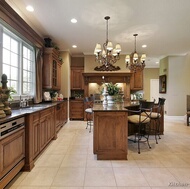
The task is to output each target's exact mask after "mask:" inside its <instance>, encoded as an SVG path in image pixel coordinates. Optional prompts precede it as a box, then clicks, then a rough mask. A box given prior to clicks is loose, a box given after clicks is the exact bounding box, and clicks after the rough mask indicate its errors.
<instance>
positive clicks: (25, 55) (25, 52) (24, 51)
mask: <svg viewBox="0 0 190 189" xmlns="http://www.w3.org/2000/svg"><path fill="white" fill-rule="evenodd" d="M23 57H24V58H27V48H26V47H25V46H24V47H23Z"/></svg>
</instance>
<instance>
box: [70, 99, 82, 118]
mask: <svg viewBox="0 0 190 189" xmlns="http://www.w3.org/2000/svg"><path fill="white" fill-rule="evenodd" d="M69 110H70V112H69V113H70V114H69V118H70V120H84V101H83V100H71V101H70V108H69Z"/></svg>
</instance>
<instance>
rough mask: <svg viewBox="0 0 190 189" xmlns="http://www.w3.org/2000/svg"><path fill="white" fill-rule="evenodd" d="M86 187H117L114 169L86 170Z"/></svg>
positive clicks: (89, 168)
mask: <svg viewBox="0 0 190 189" xmlns="http://www.w3.org/2000/svg"><path fill="white" fill-rule="evenodd" d="M84 186H85V187H86V186H97V187H98V186H107V187H108V186H116V182H115V177H114V172H113V169H112V168H105V167H98V168H91V167H88V168H86V173H85V183H84Z"/></svg>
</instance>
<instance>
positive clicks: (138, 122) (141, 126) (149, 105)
mask: <svg viewBox="0 0 190 189" xmlns="http://www.w3.org/2000/svg"><path fill="white" fill-rule="evenodd" d="M139 103H140V107H139V110H137V111H136V110H128V112H130V113H132V114H133V115H129V116H128V123H129V124H131V125H133V126H134V127H137V129H136V131H137V132H135V133H134V134H135V139H134V140H133V141H134V142H136V141H137V143H138V153H139V154H140V142H147V144H148V147H149V148H151V146H150V144H149V134H150V120H151V119H150V116H151V113H152V109H153V107H154V102H149V101H140V102H139ZM143 139H145V140H143Z"/></svg>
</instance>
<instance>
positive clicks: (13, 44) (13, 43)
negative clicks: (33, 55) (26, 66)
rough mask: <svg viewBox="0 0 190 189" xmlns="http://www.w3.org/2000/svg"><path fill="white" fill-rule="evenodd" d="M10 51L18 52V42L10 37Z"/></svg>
mask: <svg viewBox="0 0 190 189" xmlns="http://www.w3.org/2000/svg"><path fill="white" fill-rule="evenodd" d="M11 51H12V52H15V53H18V42H17V41H16V40H14V39H11Z"/></svg>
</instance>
